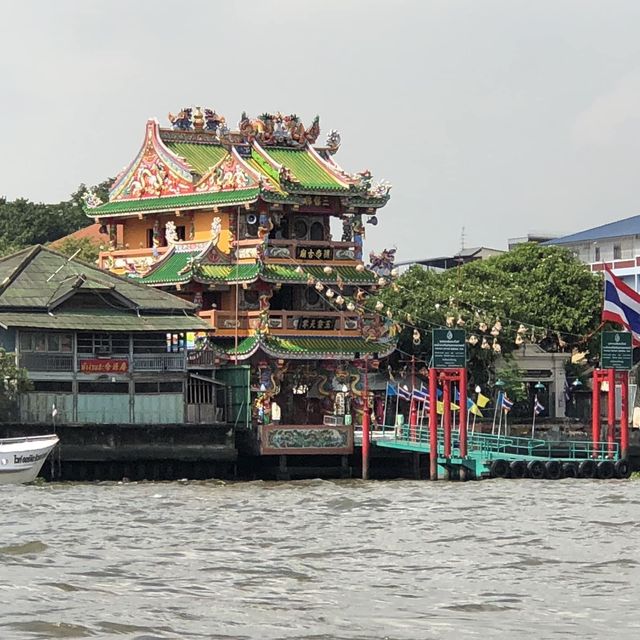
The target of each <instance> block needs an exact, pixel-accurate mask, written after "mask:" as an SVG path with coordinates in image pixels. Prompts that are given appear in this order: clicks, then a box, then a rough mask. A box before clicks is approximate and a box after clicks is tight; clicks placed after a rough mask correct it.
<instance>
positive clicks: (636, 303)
mask: <svg viewBox="0 0 640 640" xmlns="http://www.w3.org/2000/svg"><path fill="white" fill-rule="evenodd" d="M602 319H603V320H610V321H611V322H616V323H618V324H621V325H622V326H623V327H626V328H627V329H628V330H629V331H631V335H632V337H633V342H634V344H636V345H640V294H639V293H637V292H636V291H634V290H633V289H632V288H631V287H630V286H629V285H628V284H625V283H624V282H623V281H622V280H621V279H620V278H618V277H616V276H614V275H613V273H612V272H611V270H610V269H609V268H608V267H607V268H606V269H605V272H604V305H603V307H602Z"/></svg>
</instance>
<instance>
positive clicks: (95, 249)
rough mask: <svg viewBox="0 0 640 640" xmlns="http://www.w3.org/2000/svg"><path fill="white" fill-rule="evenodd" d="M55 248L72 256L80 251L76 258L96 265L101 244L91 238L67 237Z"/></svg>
mask: <svg viewBox="0 0 640 640" xmlns="http://www.w3.org/2000/svg"><path fill="white" fill-rule="evenodd" d="M55 249H56V251H59V252H60V253H64V255H65V256H72V255H74V254H75V253H76V251H78V252H79V253H78V255H77V256H76V259H77V260H80V261H82V262H87V263H89V264H92V265H95V263H96V261H97V260H98V254H99V253H100V245H99V244H98V243H97V242H94V241H93V240H92V239H91V238H66V239H65V240H63V241H62V242H61V243H60V244H58V245H56V247H55Z"/></svg>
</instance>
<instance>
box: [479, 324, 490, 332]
mask: <svg viewBox="0 0 640 640" xmlns="http://www.w3.org/2000/svg"><path fill="white" fill-rule="evenodd" d="M488 328H489V327H488V326H487V323H486V322H481V323H480V324H479V325H478V329H479V330H480V331H482V333H486V331H487V329H488Z"/></svg>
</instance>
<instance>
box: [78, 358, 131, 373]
mask: <svg viewBox="0 0 640 640" xmlns="http://www.w3.org/2000/svg"><path fill="white" fill-rule="evenodd" d="M127 371H129V361H128V360H125V359H124V358H109V359H102V358H100V359H99V358H91V359H89V360H80V372H81V373H127Z"/></svg>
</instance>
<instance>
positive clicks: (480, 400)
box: [476, 393, 491, 409]
mask: <svg viewBox="0 0 640 640" xmlns="http://www.w3.org/2000/svg"><path fill="white" fill-rule="evenodd" d="M490 402H491V398H487V396H483V395H482V394H481V393H479V394H478V398H477V399H476V404H477V405H478V406H479V407H480V408H481V409H484V408H485V407H486V406H487V405H488V404H489V403H490Z"/></svg>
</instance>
